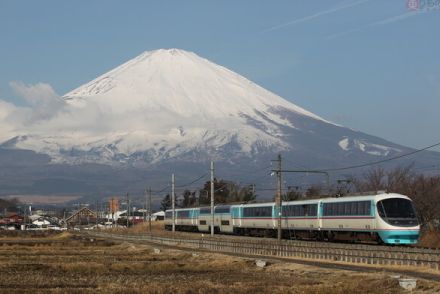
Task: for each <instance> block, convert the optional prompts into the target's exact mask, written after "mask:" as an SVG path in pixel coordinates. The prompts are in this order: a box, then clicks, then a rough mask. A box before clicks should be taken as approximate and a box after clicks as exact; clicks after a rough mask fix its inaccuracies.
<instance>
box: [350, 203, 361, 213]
mask: <svg viewBox="0 0 440 294" xmlns="http://www.w3.org/2000/svg"><path fill="white" fill-rule="evenodd" d="M357 214H359V210H358V208H357V203H356V202H351V203H350V215H357Z"/></svg>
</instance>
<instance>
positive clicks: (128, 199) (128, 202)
mask: <svg viewBox="0 0 440 294" xmlns="http://www.w3.org/2000/svg"><path fill="white" fill-rule="evenodd" d="M126 215H127V228H128V225H129V222H130V196H129V195H128V192H127V213H126Z"/></svg>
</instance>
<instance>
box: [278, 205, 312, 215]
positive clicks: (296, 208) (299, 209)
mask: <svg viewBox="0 0 440 294" xmlns="http://www.w3.org/2000/svg"><path fill="white" fill-rule="evenodd" d="M317 210H318V205H317V204H302V205H289V206H283V216H316V215H317V212H318V211H317Z"/></svg>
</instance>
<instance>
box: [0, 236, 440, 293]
mask: <svg viewBox="0 0 440 294" xmlns="http://www.w3.org/2000/svg"><path fill="white" fill-rule="evenodd" d="M0 240H1V241H0V292H1V293H252V294H254V293H381V294H382V293H402V292H403V290H402V289H401V288H400V287H399V285H398V282H397V280H395V279H393V278H390V277H389V276H388V275H386V274H366V273H356V272H350V271H342V270H329V269H321V268H317V267H311V266H304V265H296V264H286V263H274V264H269V265H268V266H267V267H266V268H258V267H256V266H255V264H254V260H251V259H245V258H240V257H231V256H227V255H221V254H209V253H197V254H192V253H191V252H183V251H176V250H170V249H163V250H162V251H161V252H160V253H154V250H153V248H152V247H150V246H147V245H138V244H130V243H120V244H116V243H112V242H109V241H105V240H99V239H90V238H85V237H81V236H75V235H71V234H70V233H62V234H59V235H55V236H48V237H45V238H25V239H21V240H18V239H17V238H16V237H14V238H11V239H9V240H10V241H12V242H13V243H6V242H4V240H5V238H2V239H0ZM25 240H32V242H30V243H24V242H22V241H25ZM439 291H440V283H438V282H430V281H423V280H420V281H419V282H418V288H417V289H416V291H413V292H412V293H436V292H439Z"/></svg>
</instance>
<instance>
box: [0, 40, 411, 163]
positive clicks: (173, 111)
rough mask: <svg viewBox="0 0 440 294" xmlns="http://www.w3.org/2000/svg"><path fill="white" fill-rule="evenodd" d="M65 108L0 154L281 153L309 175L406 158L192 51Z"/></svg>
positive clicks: (199, 156) (204, 156) (126, 73)
mask: <svg viewBox="0 0 440 294" xmlns="http://www.w3.org/2000/svg"><path fill="white" fill-rule="evenodd" d="M62 99H63V100H64V105H63V107H62V109H61V110H59V111H58V112H57V114H56V115H54V116H53V117H52V118H51V119H50V120H48V121H43V122H41V123H39V124H38V125H37V126H35V127H33V128H31V129H29V131H28V132H27V133H23V132H21V133H20V134H17V135H16V136H15V137H14V138H11V139H10V140H8V141H6V142H4V143H3V145H2V146H3V147H7V148H18V149H28V150H33V151H36V152H37V153H42V154H47V155H49V156H50V157H51V158H52V162H53V163H69V164H72V163H74V164H78V163H87V162H89V163H90V162H92V163H104V164H111V165H115V164H116V165H121V164H122V165H127V164H129V165H154V164H159V163H162V162H164V161H165V162H169V161H183V162H204V161H207V160H210V159H214V160H217V161H227V162H229V163H233V164H234V163H238V162H242V161H243V160H253V161H255V160H258V159H259V158H260V159H261V158H268V157H270V156H272V155H273V154H276V153H278V152H283V153H285V154H287V155H288V156H293V157H294V158H295V160H296V161H298V162H301V163H302V164H307V166H309V167H316V166H318V165H320V166H329V165H330V166H334V165H335V164H336V163H338V164H340V163H345V162H351V161H354V160H356V161H359V160H367V159H377V158H381V157H386V156H392V155H396V154H399V153H402V152H404V151H405V150H408V149H407V148H405V147H402V146H398V145H396V144H393V143H390V142H387V141H385V140H382V139H380V138H377V137H373V136H369V135H366V134H364V133H361V132H356V131H353V130H351V129H348V128H344V127H342V126H339V125H337V124H334V123H331V122H329V121H327V120H325V119H323V118H321V117H319V116H317V115H315V114H313V113H311V112H309V111H307V110H305V109H303V108H301V107H299V106H296V105H294V104H293V103H291V102H289V101H287V100H285V99H283V98H281V97H279V96H278V95H276V94H274V93H272V92H270V91H267V90H265V89H264V88H262V87H260V86H258V85H257V84H255V83H253V82H252V81H250V80H248V79H246V78H245V77H243V76H241V75H239V74H237V73H235V72H233V71H231V70H228V69H227V68H225V67H222V66H220V65H217V64H214V63H212V62H210V61H209V60H207V59H204V58H201V57H200V56H198V55H196V54H195V53H192V52H187V51H184V50H178V49H168V50H165V49H160V50H155V51H149V52H145V53H142V54H141V55H139V56H138V57H136V58H134V59H132V60H130V61H128V62H126V63H124V64H122V65H121V66H119V67H117V68H115V69H113V70H111V71H109V72H107V73H105V74H103V75H101V76H100V77H98V78H96V79H94V80H92V81H91V82H89V83H87V84H85V85H82V86H80V87H79V88H77V89H75V90H73V91H71V92H69V93H67V94H65V95H64V96H63V97H62Z"/></svg>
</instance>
